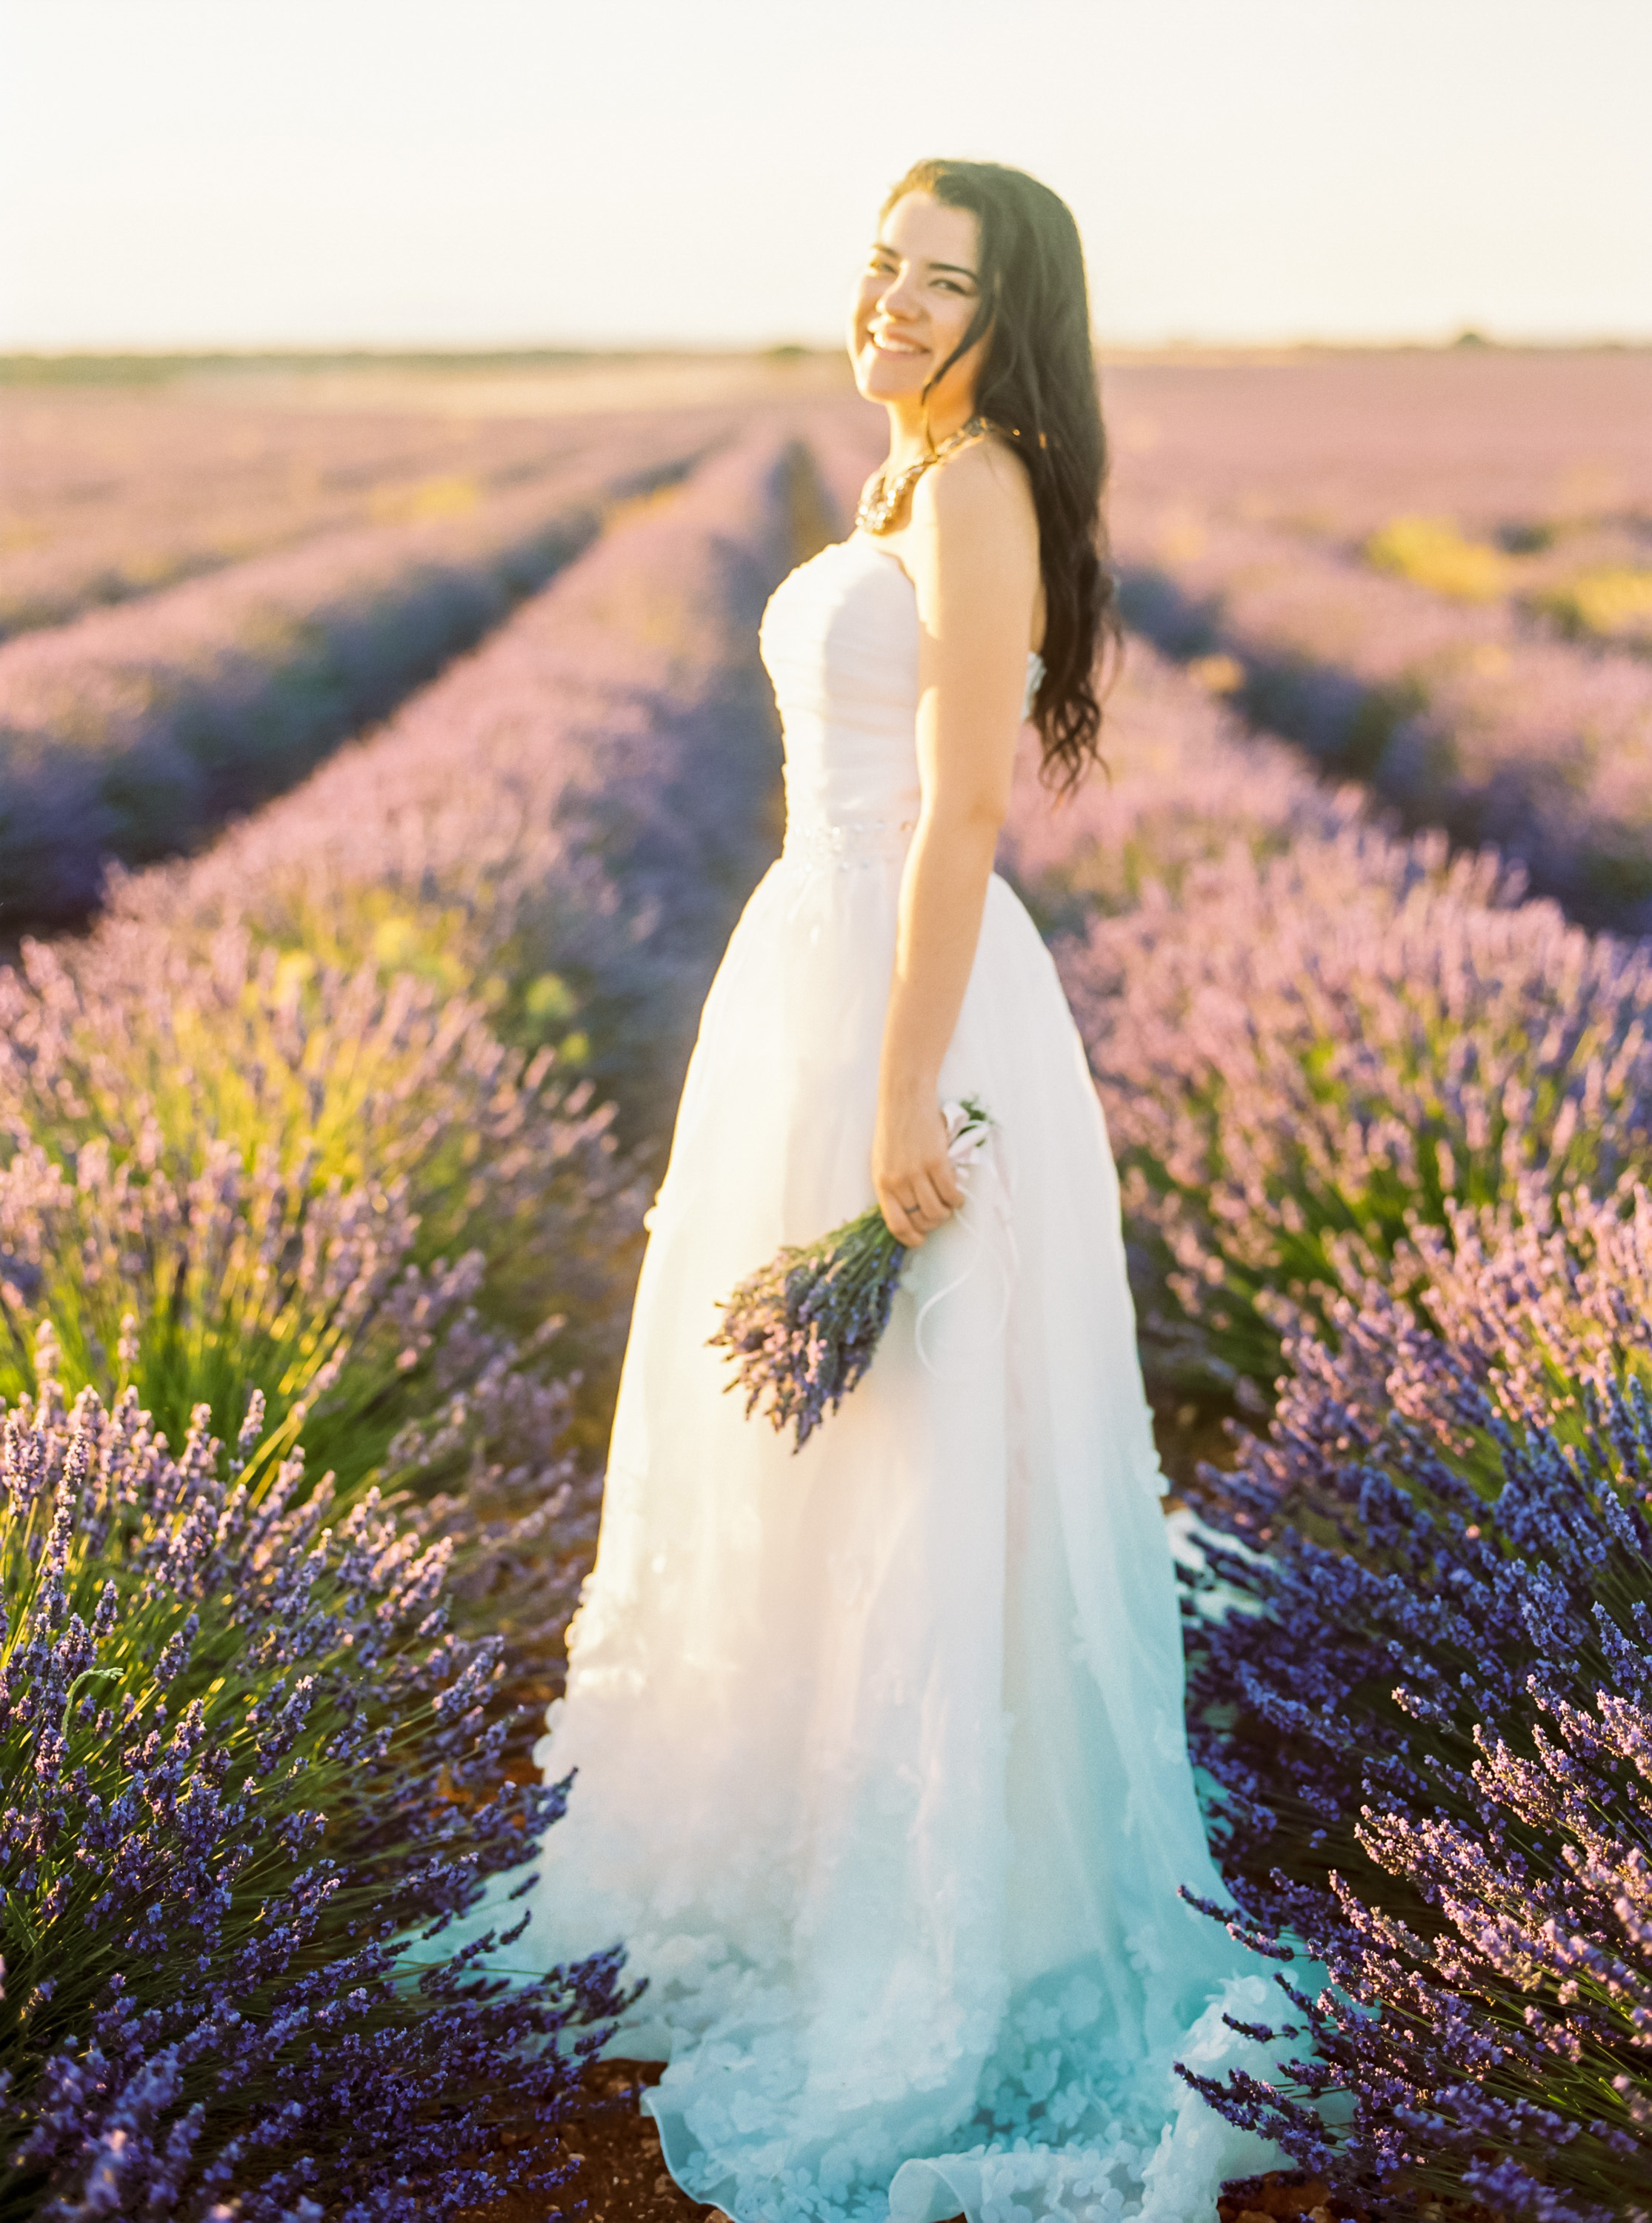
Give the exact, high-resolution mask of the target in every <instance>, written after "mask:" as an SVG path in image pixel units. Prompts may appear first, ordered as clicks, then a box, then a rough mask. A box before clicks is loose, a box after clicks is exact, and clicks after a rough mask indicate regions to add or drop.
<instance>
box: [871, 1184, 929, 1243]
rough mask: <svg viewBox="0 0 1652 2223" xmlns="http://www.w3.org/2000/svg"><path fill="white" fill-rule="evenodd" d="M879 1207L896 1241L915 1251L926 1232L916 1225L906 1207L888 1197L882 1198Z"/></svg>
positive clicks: (878, 1202) (878, 1203)
mask: <svg viewBox="0 0 1652 2223" xmlns="http://www.w3.org/2000/svg"><path fill="white" fill-rule="evenodd" d="M877 1206H878V1210H879V1211H880V1212H882V1213H883V1225H885V1226H886V1227H887V1228H888V1229H889V1232H890V1234H891V1235H893V1236H894V1237H895V1241H896V1242H897V1243H901V1244H905V1246H906V1248H907V1249H908V1250H916V1249H917V1247H918V1245H919V1244H920V1243H921V1242H922V1241H923V1239H924V1231H923V1229H922V1228H921V1227H920V1226H918V1225H916V1224H915V1222H914V1219H913V1217H912V1214H911V1213H910V1212H908V1210H907V1209H906V1207H905V1206H904V1205H902V1204H901V1202H900V1200H898V1199H897V1198H895V1197H893V1196H888V1195H885V1196H880V1197H879V1199H878V1200H877Z"/></svg>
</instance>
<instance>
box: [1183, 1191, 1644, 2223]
mask: <svg viewBox="0 0 1652 2223" xmlns="http://www.w3.org/2000/svg"><path fill="white" fill-rule="evenodd" d="M1396 1265H1397V1269H1398V1277H1399V1278H1401V1279H1402V1280H1403V1282H1404V1286H1405V1287H1406V1288H1408V1289H1409V1290H1410V1292H1411V1294H1410V1298H1409V1299H1402V1298H1401V1297H1399V1296H1398V1295H1396V1294H1394V1292H1393V1290H1392V1288H1389V1287H1387V1286H1385V1284H1384V1282H1381V1281H1379V1280H1377V1279H1376V1278H1374V1277H1368V1278H1366V1280H1365V1281H1364V1282H1362V1283H1360V1284H1359V1285H1358V1286H1357V1287H1354V1286H1351V1288H1350V1293H1349V1294H1347V1295H1345V1296H1341V1297H1339V1298H1338V1299H1336V1300H1335V1301H1334V1303H1333V1305H1332V1307H1331V1310H1330V1319H1329V1332H1328V1334H1327V1335H1326V1336H1325V1337H1320V1336H1316V1335H1311V1334H1309V1333H1307V1332H1298V1333H1297V1334H1296V1335H1295V1336H1293V1337H1292V1338H1291V1339H1290V1340H1289V1342H1288V1345H1287V1356H1288V1358H1289V1361H1290V1364H1291V1376H1290V1378H1289V1379H1288V1380H1287V1382H1285V1385H1284V1389H1283V1393H1282V1396H1281V1401H1280V1407H1279V1410H1278V1414H1277V1416H1276V1418H1275V1420H1274V1421H1273V1424H1272V1428H1271V1430H1270V1432H1269V1434H1268V1436H1267V1437H1266V1439H1249V1440H1244V1441H1241V1446H1240V1458H1239V1464H1238V1466H1237V1468H1236V1470H1234V1472H1233V1473H1232V1474H1224V1473H1222V1472H1220V1471H1218V1470H1215V1469H1206V1470H1204V1471H1203V1478H1202V1483H1201V1487H1200V1489H1199V1492H1198V1498H1199V1502H1200V1506H1201V1509H1202V1511H1203V1515H1204V1517H1205V1521H1206V1522H1207V1524H1208V1526H1207V1527H1206V1529H1205V1531H1204V1532H1203V1533H1204V1540H1205V1559H1206V1568H1205V1571H1204V1573H1203V1576H1201V1577H1198V1578H1197V1584H1196V1593H1197V1592H1203V1594H1205V1597H1206V1603H1207V1610H1205V1611H1203V1612H1196V1614H1195V1615H1194V1617H1193V1618H1192V1619H1191V1620H1190V1624H1189V1635H1190V1658H1191V1672H1190V1715H1191V1720H1192V1723H1193V1735H1194V1741H1195V1748H1196V1751H1197V1756H1198V1758H1199V1760H1201V1762H1202V1763H1203V1766H1204V1768H1205V1769H1206V1770H1207V1771H1208V1773H1209V1779H1210V1780H1211V1781H1212V1783H1213V1784H1214V1785H1215V1790H1216V1826H1217V1830H1218V1836H1219V1848H1220V1853H1221V1858H1222V1867H1223V1872H1224V1875H1225V1877H1226V1879H1227V1882H1228V1888H1229V1890H1230V1892H1232V1894H1233V1898H1234V1902H1235V1905H1234V1908H1233V1909H1232V1910H1228V1911H1226V1918H1228V1919H1229V1920H1231V1921H1233V1922H1234V1924H1236V1926H1237V1928H1238V1930H1239V1931H1240V1933H1241V1934H1243V1935H1246V1936H1251V1937H1253V1938H1254V1939H1256V1940H1257V1941H1258V1942H1259V1943H1262V1944H1263V1945H1264V1947H1265V1949H1270V1950H1274V1951H1289V1950H1291V1949H1294V1950H1295V1951H1296V1952H1297V1953H1298V1954H1301V1953H1303V1952H1304V1951H1305V1952H1306V1954H1307V1955H1309V1956H1310V1958H1312V1959H1316V1960H1318V1961H1320V1962H1323V1963H1324V1965H1325V1966H1326V1967H1327V1968H1328V1969H1329V1974H1330V1976H1331V1979H1332V1982H1331V1985H1330V1987H1329V1988H1327V1989H1324V1990H1322V1991H1319V1992H1317V1993H1316V1994H1314V1995H1313V1996H1305V1995H1303V1994H1302V1993H1300V1992H1297V1991H1295V1990H1291V1989H1290V1984H1289V1974H1288V1968H1287V1972H1286V1975H1285V1979H1284V1980H1285V1982H1286V1985H1287V1990H1288V1991H1289V1995H1290V1996H1289V2017H1288V2018H1289V2019H1291V2020H1292V2021H1294V2022H1296V2023H1297V2024H1298V2025H1300V2026H1301V2028H1302V2030H1303V2033H1304V2037H1305V2038H1306V2040H1307V2041H1308V2043H1307V2044H1305V2045H1304V2048H1303V2052H1304V2059H1303V2062H1301V2064H1300V2065H1299V2068H1298V2071H1297V2081H1296V2082H1295V2083H1294V2084H1291V2085H1285V2084H1282V2085H1280V2086H1279V2087H1278V2088H1267V2087H1261V2086H1256V2085H1253V2084H1244V2085H1242V2086H1241V2084H1239V2083H1237V2082H1230V2083H1228V2085H1225V2086H1219V2087H1215V2088H1209V2087H1202V2088H1205V2089H1207V2090H1208V2092H1209V2097H1210V2098H1211V2099H1212V2100H1213V2103H1214V2104H1215V2105H1216V2106H1218V2107H1219V2108H1221V2110H1222V2112H1223V2113H1227V2114H1228V2115H1230V2116H1231V2117H1232V2119H1234V2120H1235V2121H1241V2120H1242V2121H1247V2122H1251V2123H1253V2124H1257V2125H1261V2126H1264V2127H1268V2128H1271V2130H1272V2132H1273V2134H1274V2135H1277V2136H1278V2138H1279V2139H1280V2140H1281V2142H1282V2143H1283V2144H1285V2147H1286V2149H1287V2150H1288V2151H1290V2152H1291V2154H1292V2156H1293V2157H1295V2158H1296V2159H1297V2160H1298V2161H1300V2162H1301V2163H1303V2166H1311V2167H1313V2168H1315V2169H1320V2170H1322V2171H1324V2172H1326V2173H1327V2174H1328V2175H1329V2176H1330V2177H1331V2179H1332V2181H1334V2182H1336V2183H1337V2184H1339V2185H1341V2187H1342V2188H1345V2189H1347V2190H1348V2191H1350V2192H1356V2191H1357V2192H1361V2193H1366V2194H1369V2193H1371V2192H1372V2191H1373V2190H1375V2191H1381V2192H1383V2193H1384V2194H1387V2193H1388V2192H1390V2191H1391V2190H1394V2191H1399V2190H1404V2189H1405V2188H1409V2189H1410V2192H1412V2193H1413V2194H1416V2193H1420V2192H1427V2191H1434V2192H1446V2191H1449V2192H1454V2193H1456V2194H1457V2195H1460V2196H1467V2197H1470V2198H1473V2199H1475V2200H1478V2201H1482V2202H1484V2203H1486V2204H1487V2205H1490V2206H1492V2207H1495V2208H1496V2210H1497V2211H1498V2213H1499V2214H1504V2215H1506V2216H1508V2217H1509V2218H1511V2223H1604V2219H1605V2218H1607V2217H1609V2216H1617V2215H1623V2214H1629V2213H1630V2212H1632V2211H1633V2209H1634V2208H1635V2207H1637V2206H1638V2207H1645V2206H1646V2204H1647V2202H1648V2201H1649V2200H1652V2113H1649V2111H1648V2110H1647V2109H1646V2108H1645V2106H1644V2105H1643V2102H1642V2100H1641V2096H1640V2095H1641V2094H1642V2092H1643V2089H1644V2086H1645V2082H1646V2063H1645V2058H1644V2056H1645V2054H1646V2050H1647V2048H1648V2045H1649V2042H1652V1859H1649V1845H1648V1829H1647V1817H1646V1807H1645V1798H1644V1783H1645V1779H1646V1775H1647V1773H1648V1770H1649V1768H1652V1666H1649V1662H1652V1520H1649V1507H1652V1497H1649V1489H1652V1404H1649V1400H1648V1396H1647V1392H1646V1388H1645V1384H1646V1382H1647V1380H1648V1378H1649V1370H1652V1366H1649V1363H1652V1326H1649V1321H1652V1199H1649V1197H1648V1195H1647V1193H1646V1192H1645V1191H1644V1190H1643V1189H1640V1188H1636V1189H1633V1190H1626V1191H1625V1192H1624V1193H1623V1194H1622V1195H1621V1196H1620V1197H1618V1198H1617V1199H1614V1200H1606V1201H1598V1200H1593V1199H1592V1198H1590V1197H1589V1196H1588V1195H1587V1194H1586V1193H1581V1192H1571V1193H1566V1194H1563V1195H1562V1196H1561V1198H1560V1199H1558V1200H1555V1199H1552V1198H1550V1197H1549V1196H1548V1193H1547V1192H1546V1191H1545V1190H1544V1189H1543V1188H1542V1187H1541V1186H1540V1185H1538V1184H1536V1183H1535V1182H1531V1183H1528V1184H1527V1185H1526V1186H1525V1187H1524V1189H1523V1193H1522V1194H1521V1196H1520V1197H1519V1199H1518V1200H1517V1201H1515V1202H1511V1203H1509V1204H1504V1205H1503V1206H1496V1207H1492V1206H1486V1207H1482V1208H1480V1209H1479V1210H1474V1209H1471V1208H1469V1207H1467V1206H1456V1207H1454V1210H1453V1212H1452V1213H1451V1216H1450V1220H1449V1224H1448V1226H1447V1227H1446V1228H1445V1229H1441V1230H1437V1229H1431V1228H1428V1227H1424V1226H1419V1227H1418V1228H1417V1230H1416V1241H1415V1244H1414V1246H1413V1247H1412V1248H1411V1249H1410V1250H1409V1251H1408V1252H1407V1253H1405V1254H1404V1256H1402V1257H1401V1258H1400V1259H1398V1261H1397V1262H1396ZM1333 1338H1334V1339H1333ZM1223 1599H1227V1600H1230V1601H1238V1602H1241V1603H1243V1604H1245V1605H1246V1606H1247V1608H1248V1610H1245V1611H1233V1610H1222V1609H1221V1603H1222V1600H1223ZM1210 1603H1215V1605H1216V1607H1217V1609H1216V1610H1215V1611H1214V1612H1213V1611H1211V1610H1209V1609H1208V1608H1209V1604H1210ZM1213 1911H1215V1910H1213ZM1333 2095H1335V2097H1336V2099H1337V2100H1338V2106H1336V2107H1334V2108H1332V2109H1331V2110H1330V2111H1329V2114H1327V2115H1325V2116H1323V2118H1322V2112H1321V2104H1320V2103H1322V2102H1323V2101H1325V2100H1329V2099H1331V2098H1332V2097H1333ZM1328 2123H1329V2124H1331V2125H1335V2127H1334V2128H1328V2127H1327V2125H1328Z"/></svg>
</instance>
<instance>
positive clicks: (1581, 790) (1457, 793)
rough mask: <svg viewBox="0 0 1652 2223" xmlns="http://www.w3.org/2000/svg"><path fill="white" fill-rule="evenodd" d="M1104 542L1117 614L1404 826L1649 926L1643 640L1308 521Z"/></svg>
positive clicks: (1619, 918)
mask: <svg viewBox="0 0 1652 2223" xmlns="http://www.w3.org/2000/svg"><path fill="white" fill-rule="evenodd" d="M1393 538H1394V537H1393V536H1392V535H1391V536H1390V540H1391V541H1393ZM1373 545H1374V546H1375V550H1376V552H1377V553H1378V554H1379V555H1380V554H1381V553H1382V552H1383V548H1384V546H1385V545H1387V544H1385V543H1383V542H1382V541H1381V538H1380V536H1379V541H1378V542H1377V543H1376V544H1373ZM1121 549H1122V552H1123V556H1124V566H1125V569H1124V602H1125V608H1126V610H1127V613H1128V615H1129V617H1130V620H1131V621H1132V622H1133V623H1134V624H1135V625H1137V626H1138V627H1140V628H1141V629H1142V630H1143V631H1145V632H1146V633H1148V634H1149V635H1151V636H1152V638H1153V639H1155V640H1156V641H1157V642H1158V643H1159V645H1161V646H1163V647H1165V648H1167V649H1168V650H1170V651H1171V652H1172V653H1174V654H1176V655H1178V656H1180V657H1184V658H1203V659H1206V661H1205V662H1204V663H1203V666H1202V669H1203V671H1205V672H1206V674H1207V675H1209V677H1212V678H1214V679H1215V681H1216V683H1218V684H1219V685H1221V686H1223V687H1226V688H1228V689H1229V690H1233V691H1234V692H1235V693H1236V695H1237V697H1238V700H1239V702H1240V703H1241V706H1242V708H1244V709H1245V710H1246V712H1247V714H1248V715H1250V716H1251V717H1252V718H1253V720H1254V721H1256V722H1257V723H1258V724H1259V725H1261V726H1264V727H1269V728H1272V730H1274V731H1276V732H1278V733H1282V734H1288V735H1290V736H1291V738H1292V739H1294V740H1299V741H1302V742H1303V743H1305V744H1306V745H1307V746H1308V747H1309V748H1310V750H1312V751H1313V752H1314V753H1315V754H1316V756H1317V757H1319V758H1320V759H1322V762H1323V763H1324V764H1325V765H1326V766H1327V767H1328V768H1329V769H1330V770H1332V771H1340V772H1344V773H1347V774H1350V775H1354V776H1357V777H1360V778H1366V779H1368V780H1369V781H1370V782H1371V784H1372V785H1373V787H1374V788H1375V789H1376V790H1377V792H1378V793H1379V795H1380V796H1381V797H1383V798H1384V799H1385V801H1387V802H1389V803H1392V804H1393V805H1394V806H1395V807H1396V808H1397V809H1399V810H1400V811H1401V812H1402V813H1403V814H1404V817H1405V818H1406V820H1407V821H1408V822H1410V823H1411V824H1413V825H1437V826H1442V827H1444V828H1446V829H1447V830H1448V832H1449V833H1450V834H1451V835H1452V837H1453V838H1454V840H1456V841H1460V842H1462V843H1466V844H1468V845H1471V846H1474V845H1479V844H1480V843H1483V842H1492V843H1495V844H1497V846H1498V847H1500V848H1501V849H1503V850H1504V853H1506V854H1507V855H1508V856H1510V857H1511V858H1514V859H1517V860H1519V861H1520V862H1522V863H1523V865H1524V866H1526V868H1527V870H1528V872H1530V876H1531V878H1532V880H1533V882H1534V883H1535V885H1537V886H1538V887H1539V888H1540V889H1541V890H1542V891H1544V892H1546V893H1548V894H1552V895H1554V896H1555V897H1558V898H1559V899H1560V900H1561V902H1562V903H1563V904H1565V905H1566V907H1567V910H1569V911H1570V912H1571V913H1572V915H1573V916H1575V917H1579V918H1580V919H1582V920H1584V921H1585V923H1590V924H1594V925H1605V926H1611V927H1614V928H1617V929H1623V930H1628V931H1631V932H1637V933H1638V932H1643V931H1644V930H1646V929H1648V927H1649V926H1652V662H1649V661H1648V660H1647V658H1645V657H1643V656H1639V655H1636V654H1635V653H1634V652H1632V651H1631V650H1630V648H1628V647H1612V646H1609V645H1597V646H1593V647H1591V646H1586V645H1579V644H1578V643H1576V642H1573V641H1570V640H1567V639H1565V638H1563V637H1562V636H1561V634H1560V633H1557V632H1556V631H1555V629H1554V628H1553V627H1546V626H1540V625H1534V623H1533V622H1532V621H1531V620H1530V617H1529V616H1528V615H1527V614H1525V613H1524V612H1523V610H1522V609H1521V608H1519V607H1518V606H1517V605H1516V604H1515V603H1514V602H1512V601H1509V600H1507V599H1493V600H1479V601H1477V600H1467V599H1461V598H1454V597H1453V596H1451V595H1445V594H1441V593H1436V592H1432V591H1430V590H1429V588H1428V587H1426V586H1424V585H1420V584H1417V583H1415V581H1414V579H1413V578H1411V577H1408V576H1403V571H1404V568H1405V567H1404V566H1403V565H1399V564H1398V556H1399V555H1400V554H1403V553H1404V549H1402V548H1400V547H1399V545H1398V542H1394V545H1393V547H1392V548H1391V550H1390V553H1391V556H1393V557H1394V560H1395V565H1396V568H1393V569H1391V570H1383V569H1380V568H1379V567H1378V566H1376V565H1374V564H1372V563H1371V562H1369V561H1367V560H1366V559H1365V557H1362V556H1361V554H1360V552H1359V551H1357V550H1350V549H1341V548H1338V547H1337V546H1335V545H1333V544H1331V543H1329V542H1327V541H1323V540H1321V539H1319V538H1316V537H1315V536H1312V535H1308V534H1303V533H1296V532H1288V531H1285V530H1281V529H1279V528H1278V527H1275V526H1266V525H1258V524H1255V523H1250V522H1244V521H1241V520H1236V519H1228V518H1221V517H1216V516H1205V517H1202V518H1200V519H1199V520H1184V521H1183V522H1182V523H1181V524H1179V525H1178V524H1177V523H1176V522H1175V521H1174V520H1171V519H1169V518H1167V517H1164V516H1160V517H1159V518H1157V519H1155V518H1154V517H1153V515H1152V514H1151V512H1148V513H1143V514H1141V515H1140V516H1138V517H1136V518H1135V519H1134V522H1132V523H1131V524H1130V526H1129V529H1128V530H1127V532H1125V533H1124V535H1123V536H1122V537H1121ZM1413 552H1415V551H1413ZM1436 552H1437V551H1436Z"/></svg>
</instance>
